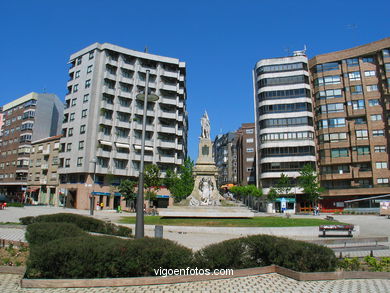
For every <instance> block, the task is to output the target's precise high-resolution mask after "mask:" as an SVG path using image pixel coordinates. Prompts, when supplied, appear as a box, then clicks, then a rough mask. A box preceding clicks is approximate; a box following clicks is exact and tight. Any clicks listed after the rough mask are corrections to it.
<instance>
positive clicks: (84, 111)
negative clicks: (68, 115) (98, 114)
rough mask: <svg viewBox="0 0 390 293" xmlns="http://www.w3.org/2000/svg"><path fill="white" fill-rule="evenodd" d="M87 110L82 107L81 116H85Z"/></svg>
mask: <svg viewBox="0 0 390 293" xmlns="http://www.w3.org/2000/svg"><path fill="white" fill-rule="evenodd" d="M87 111H88V109H84V110H83V111H81V118H85V117H87Z"/></svg>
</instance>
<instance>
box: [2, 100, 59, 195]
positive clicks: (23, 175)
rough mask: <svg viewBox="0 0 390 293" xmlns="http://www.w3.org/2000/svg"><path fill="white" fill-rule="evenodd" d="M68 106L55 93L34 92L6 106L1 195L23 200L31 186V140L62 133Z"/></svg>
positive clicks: (4, 107) (4, 110)
mask: <svg viewBox="0 0 390 293" xmlns="http://www.w3.org/2000/svg"><path fill="white" fill-rule="evenodd" d="M63 109H64V105H63V103H62V102H61V101H60V99H59V98H58V97H57V96H56V95H54V94H38V93H30V94H27V95H25V96H23V97H21V98H18V99H16V100H14V101H12V102H10V103H8V104H6V105H4V106H3V121H4V125H3V136H2V141H1V145H0V152H1V156H0V193H1V194H4V195H6V196H7V197H8V198H9V199H11V200H15V201H20V200H22V199H23V197H24V195H25V191H26V186H27V173H28V167H29V159H30V149H31V141H35V140H39V139H42V138H45V137H49V136H54V135H57V134H58V133H60V131H61V119H62V117H63Z"/></svg>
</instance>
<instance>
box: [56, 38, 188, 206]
mask: <svg viewBox="0 0 390 293" xmlns="http://www.w3.org/2000/svg"><path fill="white" fill-rule="evenodd" d="M69 64H70V68H69V77H70V79H69V81H68V84H67V87H68V93H67V95H66V98H65V108H66V109H65V113H64V123H63V129H62V133H63V137H62V138H61V150H62V152H61V153H60V169H59V173H60V174H61V176H60V180H61V182H60V183H61V185H60V188H61V190H62V192H64V193H66V194H67V196H68V201H67V204H68V206H72V207H75V208H81V209H86V208H88V207H89V203H88V196H87V194H89V193H90V192H91V187H90V186H91V183H92V182H93V174H96V181H95V182H97V183H99V186H97V185H94V189H95V190H94V191H95V195H96V194H97V195H98V196H100V197H101V198H100V201H104V202H105V203H106V202H107V205H110V206H111V207H113V208H115V207H116V206H117V205H118V204H119V202H120V200H118V199H117V198H116V197H114V196H112V195H113V194H111V193H112V192H111V191H110V190H111V189H110V186H112V185H116V184H118V183H119V182H120V180H121V179H123V178H129V177H137V176H138V173H139V166H140V152H141V151H140V149H141V133H142V119H143V102H142V101H138V100H137V99H136V95H137V94H139V93H140V92H142V91H144V89H145V77H146V70H149V71H150V79H149V89H150V91H151V92H153V93H155V94H157V95H158V96H159V100H158V101H157V102H150V103H148V110H147V125H146V148H145V165H147V164H157V165H159V167H160V169H161V170H162V171H163V172H164V171H166V170H167V169H169V168H171V169H176V168H177V167H178V166H180V165H182V164H183V161H184V159H185V157H186V155H187V130H188V122H187V111H186V98H187V97H186V66H185V63H184V62H181V61H179V60H178V59H175V58H170V57H163V56H158V55H153V54H149V53H143V52H138V51H133V50H130V49H126V48H123V47H119V46H116V45H112V44H108V43H104V44H99V43H95V44H93V45H90V46H88V47H87V48H85V49H82V50H80V51H78V52H76V53H74V54H72V55H71V56H70V61H69ZM95 162H96V166H95ZM95 167H96V168H95ZM95 171H96V173H95ZM110 195H111V196H110ZM110 198H114V200H110Z"/></svg>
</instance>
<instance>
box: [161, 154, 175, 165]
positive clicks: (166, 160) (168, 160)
mask: <svg viewBox="0 0 390 293" xmlns="http://www.w3.org/2000/svg"><path fill="white" fill-rule="evenodd" d="M159 162H160V163H171V164H174V163H175V157H165V156H160V160H159Z"/></svg>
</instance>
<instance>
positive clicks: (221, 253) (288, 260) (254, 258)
mask: <svg viewBox="0 0 390 293" xmlns="http://www.w3.org/2000/svg"><path fill="white" fill-rule="evenodd" d="M272 264H275V265H279V266H283V267H285V268H289V269H292V270H296V271H301V272H327V271H334V270H335V268H336V257H335V255H334V253H333V251H332V250H331V249H330V248H327V247H324V246H320V245H316V244H311V243H307V242H303V241H297V240H292V239H287V238H282V237H275V236H269V235H254V236H248V237H243V238H238V239H231V240H226V241H223V242H221V243H217V244H212V245H209V246H207V247H205V248H203V249H201V250H199V251H198V252H196V253H195V265H196V266H197V267H201V268H208V269H224V268H233V269H243V268H250V267H259V266H267V265H272Z"/></svg>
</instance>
